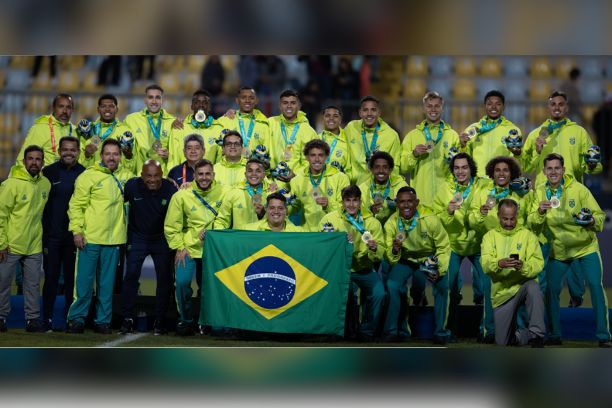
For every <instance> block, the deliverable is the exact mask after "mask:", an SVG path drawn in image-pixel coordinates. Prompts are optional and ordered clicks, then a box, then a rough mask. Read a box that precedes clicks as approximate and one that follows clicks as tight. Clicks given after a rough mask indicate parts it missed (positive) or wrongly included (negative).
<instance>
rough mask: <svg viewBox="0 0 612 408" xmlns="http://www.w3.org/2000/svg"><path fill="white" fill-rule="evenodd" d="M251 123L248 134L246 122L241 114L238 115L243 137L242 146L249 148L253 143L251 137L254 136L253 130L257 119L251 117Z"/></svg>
mask: <svg viewBox="0 0 612 408" xmlns="http://www.w3.org/2000/svg"><path fill="white" fill-rule="evenodd" d="M250 119H251V121H250V123H249V131H248V132H246V131H245V130H244V121H243V120H242V117H241V116H240V114H238V126H240V134H241V135H242V144H243V146H244V147H249V143H250V142H251V136H252V135H253V129H254V128H255V118H254V117H251V118H250Z"/></svg>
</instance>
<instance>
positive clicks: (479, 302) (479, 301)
mask: <svg viewBox="0 0 612 408" xmlns="http://www.w3.org/2000/svg"><path fill="white" fill-rule="evenodd" d="M474 304H475V305H476V306H482V305H484V297H482V296H474Z"/></svg>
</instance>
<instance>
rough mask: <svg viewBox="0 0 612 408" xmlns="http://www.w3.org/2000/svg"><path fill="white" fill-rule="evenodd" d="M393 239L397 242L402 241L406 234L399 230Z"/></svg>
mask: <svg viewBox="0 0 612 408" xmlns="http://www.w3.org/2000/svg"><path fill="white" fill-rule="evenodd" d="M395 239H396V240H398V241H399V242H404V240H405V239H406V234H404V232H402V231H400V232H398V233H397V235H396V236H395Z"/></svg>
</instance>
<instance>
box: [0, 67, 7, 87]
mask: <svg viewBox="0 0 612 408" xmlns="http://www.w3.org/2000/svg"><path fill="white" fill-rule="evenodd" d="M5 83H6V71H0V89H3V88H4V84H5Z"/></svg>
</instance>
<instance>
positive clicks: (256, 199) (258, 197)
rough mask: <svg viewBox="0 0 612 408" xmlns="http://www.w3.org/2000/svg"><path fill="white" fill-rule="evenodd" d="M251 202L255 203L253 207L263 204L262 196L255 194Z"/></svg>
mask: <svg viewBox="0 0 612 408" xmlns="http://www.w3.org/2000/svg"><path fill="white" fill-rule="evenodd" d="M251 201H252V202H253V205H257V204H261V194H253V196H252V197H251Z"/></svg>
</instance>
